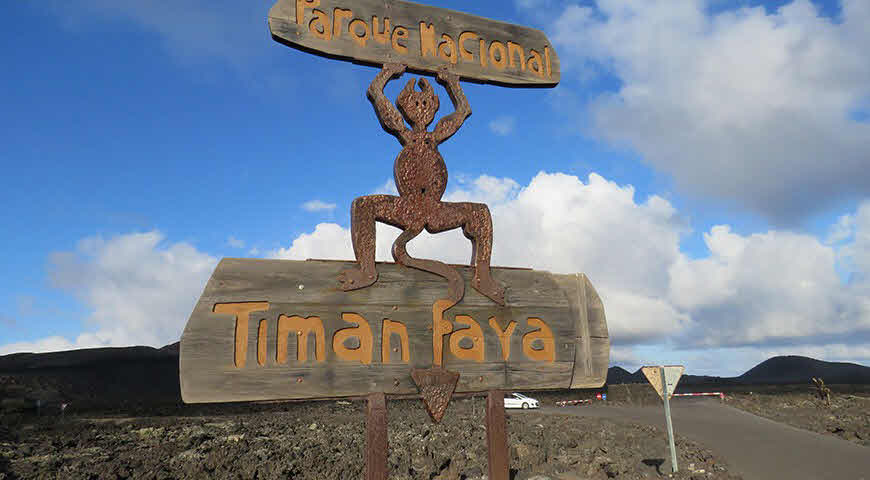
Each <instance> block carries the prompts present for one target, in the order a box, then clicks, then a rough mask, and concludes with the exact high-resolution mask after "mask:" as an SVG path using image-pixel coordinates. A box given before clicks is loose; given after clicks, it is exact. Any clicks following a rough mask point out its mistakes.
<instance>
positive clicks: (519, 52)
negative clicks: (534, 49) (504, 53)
mask: <svg viewBox="0 0 870 480" xmlns="http://www.w3.org/2000/svg"><path fill="white" fill-rule="evenodd" d="M515 57H519V59H520V69H521V70H525V69H526V62H525V60H526V51H525V50H523V46H522V45H519V44H516V43H514V42H508V63H509V64H510V66H511V68H516V66H517V64H516V62H514V60H515V59H516V58H515Z"/></svg>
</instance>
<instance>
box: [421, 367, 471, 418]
mask: <svg viewBox="0 0 870 480" xmlns="http://www.w3.org/2000/svg"><path fill="white" fill-rule="evenodd" d="M411 378H413V379H414V383H416V384H417V388H418V389H419V390H420V395H421V396H422V397H423V404H424V405H425V406H426V410H427V411H428V412H429V416H430V417H432V421H433V422H435V423H438V422H440V421H441V419H442V418H444V413H445V412H446V411H447V405H449V404H450V398H451V397H453V391H454V390H456V384H457V383H458V382H459V374H458V373H456V372H450V371H448V370H444V369H442V368H430V369H426V370H424V369H419V368H415V369H413V370H411Z"/></svg>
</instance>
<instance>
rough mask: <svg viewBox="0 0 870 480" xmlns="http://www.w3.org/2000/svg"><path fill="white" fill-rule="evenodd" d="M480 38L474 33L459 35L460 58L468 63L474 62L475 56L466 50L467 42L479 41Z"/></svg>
mask: <svg viewBox="0 0 870 480" xmlns="http://www.w3.org/2000/svg"><path fill="white" fill-rule="evenodd" d="M477 39H478V36H477V34H476V33H474V32H462V33H460V34H459V56H460V57H462V60H464V61H466V62H473V61H474V55H473V54H472V53H471V51H470V50H468V49H466V48H465V41H466V40H477Z"/></svg>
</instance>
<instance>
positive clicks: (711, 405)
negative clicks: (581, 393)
mask: <svg viewBox="0 0 870 480" xmlns="http://www.w3.org/2000/svg"><path fill="white" fill-rule="evenodd" d="M541 413H548V414H562V415H565V414H568V415H577V416H584V417H601V418H608V419H612V420H619V421H626V422H631V423H645V424H649V425H655V426H660V427H662V432H665V431H666V429H665V426H664V425H665V418H664V417H665V415H664V408H662V407H609V406H596V405H592V406H583V407H562V408H559V407H545V408H542V409H541ZM671 417H672V419H673V423H674V433H675V434H677V435H683V436H685V437H688V438H691V439H692V440H695V441H697V442H698V443H699V444H701V445H704V446H705V447H707V448H709V449H710V450H712V451H713V452H714V453H716V454H717V455H718V456H719V457H720V458H722V459H724V460H725V461H726V462H728V465H729V467H730V468H731V470H732V471H734V472H737V473H739V474H741V475H743V477H744V478H746V480H780V479H783V480H802V479H807V480H824V479H836V480H870V448H867V447H863V446H861V445H857V444H854V443H851V442H847V441H845V440H840V439H839V438H835V437H832V436H828V435H820V434H817V433H813V432H809V431H806V430H800V429H797V428H794V427H790V426H788V425H784V424H781V423H777V422H774V421H771V420H767V419H765V418H761V417H758V416H755V415H752V414H751V413H747V412H744V411H742V410H738V409H736V408H732V407H728V406H725V405H722V404H721V403H720V402H719V400H718V399H715V400H714V399H676V400H673V401H671ZM665 441H666V440H665ZM668 463H670V462H668ZM683 467H685V466H683Z"/></svg>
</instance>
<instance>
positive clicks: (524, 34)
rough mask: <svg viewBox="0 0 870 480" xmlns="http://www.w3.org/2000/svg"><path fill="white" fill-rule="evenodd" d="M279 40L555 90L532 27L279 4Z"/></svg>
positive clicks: (555, 64)
mask: <svg viewBox="0 0 870 480" xmlns="http://www.w3.org/2000/svg"><path fill="white" fill-rule="evenodd" d="M269 27H270V30H271V32H272V35H273V36H274V37H275V38H276V39H277V40H279V41H282V42H283V43H286V44H289V45H291V46H294V47H298V48H302V49H304V50H308V51H312V52H314V53H320V54H323V55H326V56H332V57H339V58H346V59H349V60H353V61H358V62H362V63H372V64H384V63H401V64H405V65H408V67H409V68H410V69H412V70H418V71H423V72H433V73H434V72H436V71H437V69H438V67H439V66H442V65H447V66H449V67H450V69H451V71H453V72H455V73H457V74H458V75H460V77H462V78H463V79H466V80H477V81H483V82H492V83H500V84H505V85H510V86H545V87H546V86H555V85H556V84H557V83H559V78H560V71H559V59H558V57H557V56H556V53H555V51H554V50H553V48H552V46H551V44H550V42H549V40H548V39H547V37H546V35H545V34H544V33H543V32H541V31H539V30H535V29H532V28H527V27H521V26H518V25H512V24H508V23H503V22H497V21H494V20H489V19H485V18H482V17H477V16H474V15H469V14H465V13H461V12H455V11H452V10H446V9H442V8H437V7H430V6H426V5H418V4H414V3H410V2H403V1H400V0H392V1H389V0H357V1H353V2H351V1H349V0H279V1H278V2H277V3H276V4H275V6H274V7H272V10H271V12H270V13H269Z"/></svg>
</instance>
